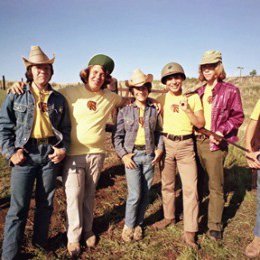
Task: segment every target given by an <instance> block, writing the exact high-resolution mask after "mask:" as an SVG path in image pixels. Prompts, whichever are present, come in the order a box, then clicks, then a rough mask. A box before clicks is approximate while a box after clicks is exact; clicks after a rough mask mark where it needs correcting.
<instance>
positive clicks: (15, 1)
mask: <svg viewBox="0 0 260 260" xmlns="http://www.w3.org/2000/svg"><path fill="white" fill-rule="evenodd" d="M32 45H39V46H40V47H41V48H42V50H43V51H44V52H45V53H46V54H47V55H48V57H49V58H51V57H53V53H55V56H56V59H55V63H54V76H53V78H52V81H54V82H58V83H74V82H80V78H79V72H80V71H81V70H82V69H83V68H86V67H87V64H88V61H89V60H90V58H91V57H92V56H93V55H95V54H99V53H103V54H106V55H108V56H110V57H111V58H113V60H114V61H115V70H114V72H113V76H114V77H116V78H118V79H119V80H126V79H129V78H130V77H131V74H132V72H133V70H134V69H136V68H140V69H141V70H142V71H143V72H144V73H146V74H147V73H151V74H153V75H154V78H155V79H160V73H161V69H162V68H163V66H164V65H166V64H167V63H169V62H177V63H180V64H181V65H182V66H183V67H184V70H185V73H186V75H187V76H188V77H197V75H198V64H199V61H200V59H201V56H202V54H203V53H204V52H205V51H206V50H211V49H215V50H219V51H221V52H222V57H223V64H224V67H225V70H226V72H227V75H228V76H239V74H240V70H239V69H238V68H237V67H243V68H244V69H243V70H242V71H241V72H242V75H248V74H249V73H250V72H251V71H252V70H254V69H255V70H256V71H257V73H258V74H260V1H259V0H217V1H216V0H73V1H69V0H44V1H42V0H41V1H40V0H0V75H1V76H2V75H5V78H6V80H20V79H21V78H22V77H23V78H24V73H25V67H24V64H23V62H22V56H24V57H28V56H29V51H30V47H31V46H32Z"/></svg>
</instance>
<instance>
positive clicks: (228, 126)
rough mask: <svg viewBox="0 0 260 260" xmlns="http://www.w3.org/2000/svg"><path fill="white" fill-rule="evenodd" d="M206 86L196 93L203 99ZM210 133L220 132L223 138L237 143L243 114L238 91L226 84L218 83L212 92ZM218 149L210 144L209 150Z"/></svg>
mask: <svg viewBox="0 0 260 260" xmlns="http://www.w3.org/2000/svg"><path fill="white" fill-rule="evenodd" d="M205 88H206V85H203V86H202V87H200V88H199V89H197V92H198V94H199V96H200V97H201V99H202V97H203V95H204V92H205ZM212 98H213V102H212V112H211V129H209V130H211V131H213V132H216V131H220V132H221V133H222V134H223V135H224V137H225V138H226V139H227V140H229V141H232V142H235V141H238V138H237V133H238V128H239V127H240V126H241V125H242V123H243V121H244V113H243V107H242V101H241V96H240V92H239V89H238V88H237V87H235V86H234V85H232V84H230V83H227V82H218V83H217V84H216V86H215V87H214V88H213V90H212ZM219 148H220V147H218V146H217V145H215V144H213V143H210V150H211V151H215V150H218V149H219Z"/></svg>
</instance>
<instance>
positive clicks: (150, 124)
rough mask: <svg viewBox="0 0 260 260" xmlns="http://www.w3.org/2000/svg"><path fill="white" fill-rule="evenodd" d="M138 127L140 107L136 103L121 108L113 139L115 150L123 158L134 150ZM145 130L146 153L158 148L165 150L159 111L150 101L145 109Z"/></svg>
mask: <svg viewBox="0 0 260 260" xmlns="http://www.w3.org/2000/svg"><path fill="white" fill-rule="evenodd" d="M138 127H139V108H138V107H137V106H136V105H135V104H131V105H129V106H125V107H123V108H122V109H120V110H119V112H118V116H117V124H116V130H115V134H114V137H113V141H114V146H115V150H116V152H117V154H118V155H119V156H120V157H121V158H122V157H123V156H124V155H126V154H128V153H132V152H133V150H134V143H135V139H136V136H137V131H138ZM144 131H145V146H146V154H152V153H154V150H155V149H156V148H158V149H160V150H163V138H162V135H161V134H160V131H161V127H160V124H159V118H158V111H157V110H156V108H155V106H154V105H153V104H150V103H147V106H146V107H145V111H144Z"/></svg>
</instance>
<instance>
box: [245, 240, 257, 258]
mask: <svg viewBox="0 0 260 260" xmlns="http://www.w3.org/2000/svg"><path fill="white" fill-rule="evenodd" d="M245 255H246V256H247V257H249V258H254V257H257V256H259V255H260V237H255V238H254V240H253V241H252V242H251V243H250V244H249V245H248V246H247V247H246V250H245Z"/></svg>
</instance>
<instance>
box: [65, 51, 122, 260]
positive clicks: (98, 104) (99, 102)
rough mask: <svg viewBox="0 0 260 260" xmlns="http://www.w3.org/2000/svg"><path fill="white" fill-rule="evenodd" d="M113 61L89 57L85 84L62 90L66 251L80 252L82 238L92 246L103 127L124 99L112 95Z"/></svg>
mask: <svg viewBox="0 0 260 260" xmlns="http://www.w3.org/2000/svg"><path fill="white" fill-rule="evenodd" d="M114 67H115V64H114V61H113V60H112V58H110V57H109V56H107V55H104V54H98V55H95V56H94V57H92V58H91V59H90V60H89V62H88V66H87V68H85V69H83V70H81V71H80V78H81V80H82V82H83V83H84V85H81V86H73V87H68V88H64V89H61V90H60V91H61V93H63V95H64V96H65V97H66V98H67V100H68V103H69V108H70V114H71V121H72V131H71V133H72V134H71V146H70V151H69V153H68V156H67V158H66V160H65V164H64V174H63V183H64V187H65V193H66V199H67V223H68V225H67V237H68V245H67V249H68V251H69V253H70V255H72V256H77V255H78V254H79V253H80V240H81V238H83V239H84V241H86V245H87V247H94V246H95V244H96V236H95V234H94V233H93V231H92V224H93V211H94V198H95V190H96V185H97V182H98V180H99V176H100V172H101V170H102V168H103V162H104V159H105V147H104V143H105V126H106V122H107V120H108V117H109V116H110V114H111V112H112V111H113V110H114V109H115V108H116V107H121V106H123V105H124V104H125V102H126V99H125V98H122V97H121V96H119V95H117V94H115V93H113V92H111V91H110V90H109V89H107V85H108V84H109V83H110V82H111V73H112V72H113V70H114Z"/></svg>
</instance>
